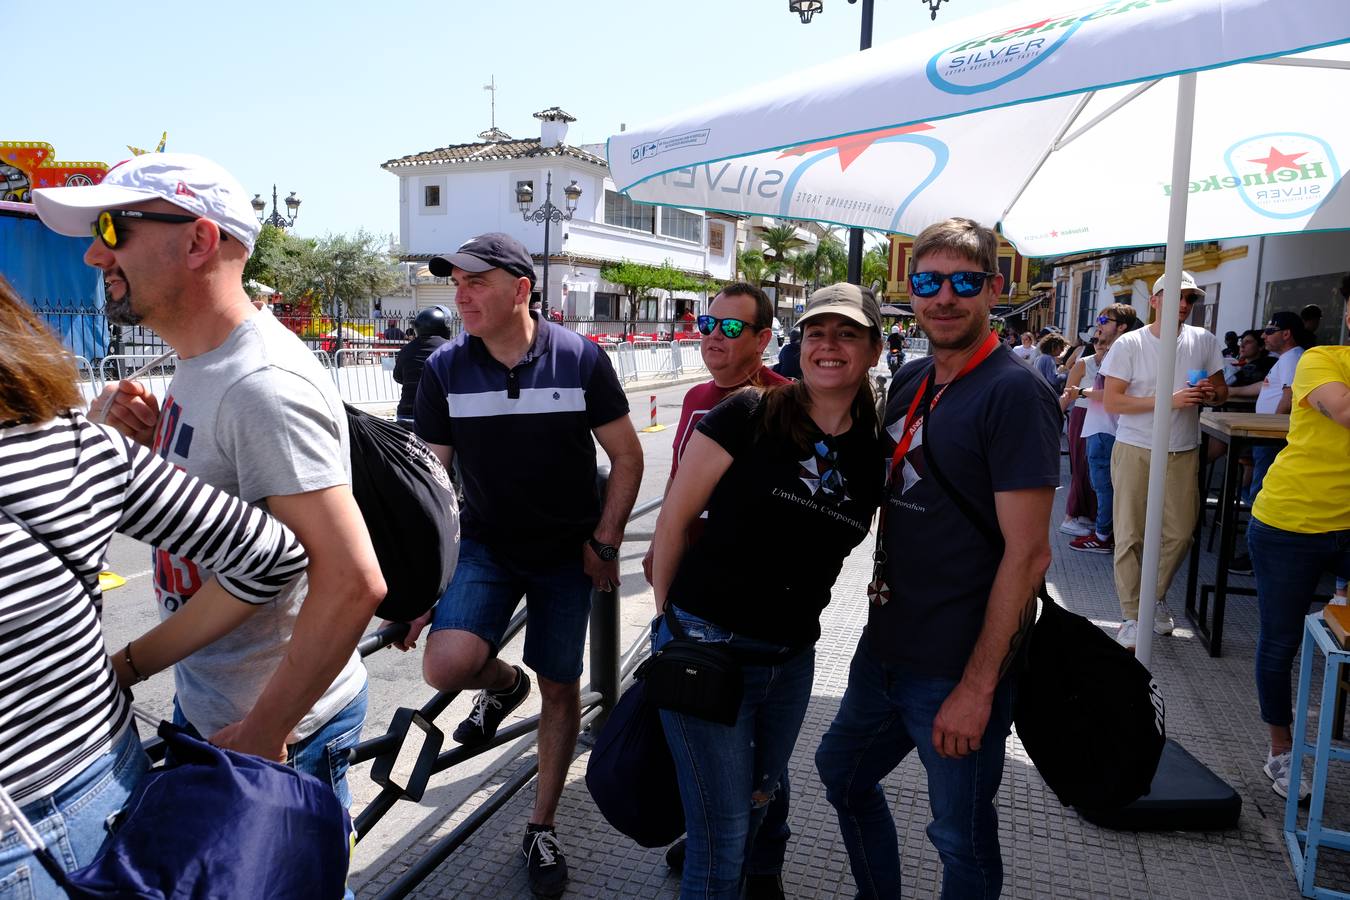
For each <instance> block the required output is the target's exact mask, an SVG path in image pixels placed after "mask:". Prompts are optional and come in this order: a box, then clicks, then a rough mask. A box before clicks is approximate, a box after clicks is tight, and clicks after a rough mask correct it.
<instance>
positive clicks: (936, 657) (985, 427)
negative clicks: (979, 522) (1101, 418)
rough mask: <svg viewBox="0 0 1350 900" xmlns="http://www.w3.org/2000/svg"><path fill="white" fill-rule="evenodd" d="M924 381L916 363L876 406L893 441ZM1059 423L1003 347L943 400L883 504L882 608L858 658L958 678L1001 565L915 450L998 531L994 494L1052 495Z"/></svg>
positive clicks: (1040, 383) (1056, 412) (873, 614)
mask: <svg viewBox="0 0 1350 900" xmlns="http://www.w3.org/2000/svg"><path fill="white" fill-rule="evenodd" d="M932 369H933V362H932V360H931V359H921V360H915V361H914V362H912V363H910V364H908V365H906V366H905V367H903V368H902V369H900V370H899V371H898V372H896V374H895V378H894V380H893V381H892V383H891V393H890V399H889V401H888V402H887V405H886V428H887V431H888V433H889V434H890V436H891V438H892V440H893V441H894V440H896V439H898V437H899V435H900V434H901V432H902V431H903V429H904V418H905V414H906V413H907V412H908V411H909V404H910V401H911V400H912V399H913V398H914V394H915V391H917V390H918V387H919V384H920V382H922V380H923V376H924V375H925V374H927V373H929V372H931V371H932ZM938 387H940V385H939V386H938ZM1062 423H1063V414H1062V413H1061V412H1060V408H1059V402H1058V398H1057V397H1056V396H1055V393H1054V391H1052V390H1051V389H1050V387H1049V385H1047V384H1046V383H1045V379H1043V378H1041V377H1040V375H1038V374H1037V373H1036V372H1034V371H1032V370H1031V369H1030V368H1028V367H1027V366H1026V365H1024V364H1023V363H1022V362H1021V361H1020V360H1018V359H1017V357H1015V356H1014V355H1013V354H1012V351H1010V350H1009V349H1008V348H1007V347H1005V346H999V347H998V348H997V349H996V350H995V351H994V352H993V354H992V355H990V357H989V358H988V359H986V360H985V361H984V362H982V363H981V364H980V365H979V366H977V367H976V368H975V369H974V370H973V371H971V372H970V373H969V374H967V375H966V376H965V377H963V378H960V379H958V380H957V381H955V382H953V383H952V385H951V387H950V388H948V390H947V391H946V393H945V394H943V396H942V399H941V401H940V402H939V403H938V405H937V406H936V407H935V408H934V409H933V410H932V412H931V414H930V415H929V417H928V420H927V421H925V422H924V424H923V427H922V428H920V429H919V431H918V432H917V433H916V434H915V436H914V439H913V442H912V444H911V446H910V449H909V452H908V453H907V454H906V455H905V460H904V462H903V463H902V465H901V469H900V471H897V472H896V473H895V475H894V476H893V478H892V480H891V486H890V492H889V495H888V497H887V498H886V499H887V504H888V505H887V511H886V524H885V535H884V537H883V541H884V545H885V550H886V582H887V584H889V585H890V588H891V597H890V601H889V602H888V603H886V604H885V605H884V606H879V605H876V604H873V605H872V607H871V609H870V611H869V615H868V621H867V635H868V647H869V649H870V650H871V652H872V653H873V654H874V655H875V656H876V657H877V658H879V659H881V660H883V661H885V662H888V663H893V664H896V665H898V666H899V667H901V668H903V669H905V670H906V671H911V672H914V673H916V674H920V675H933V676H942V677H948V678H959V677H961V673H962V672H963V671H964V670H965V667H966V662H967V660H968V659H969V658H970V653H971V650H972V649H973V648H974V646H975V641H976V639H977V638H978V637H979V634H980V629H981V628H982V627H983V625H984V613H985V608H986V606H987V605H988V601H989V590H990V588H991V587H992V586H993V583H994V574H995V572H996V571H997V570H998V566H999V562H1000V560H1001V559H1002V557H1003V549H1002V547H1001V546H1000V547H994V546H991V545H990V543H989V541H988V540H987V539H986V538H985V537H984V535H982V534H981V533H980V532H979V531H977V530H976V528H975V526H974V525H972V524H971V523H970V520H969V519H967V518H966V516H965V514H963V513H962V512H961V509H960V507H958V506H957V505H956V504H955V503H954V502H952V500H951V499H950V498H949V497H948V496H947V494H946V492H944V491H943V489H942V487H941V486H940V485H939V484H938V482H937V480H936V479H935V478H934V477H933V476H932V475H931V474H930V473H929V471H928V466H927V464H926V463H925V460H924V451H923V444H924V442H925V441H926V442H927V443H928V445H929V446H928V451H929V453H931V454H932V456H933V457H934V459H935V460H936V462H937V464H938V465H939V466H940V467H941V469H942V474H943V475H945V476H946V478H947V480H948V481H949V482H951V484H952V485H953V486H954V487H955V488H956V489H957V490H959V491H961V492H962V494H963V496H964V497H965V498H966V500H967V501H968V502H969V504H970V505H971V506H973V507H974V509H975V511H977V512H982V513H983V514H984V515H985V516H986V521H987V522H988V523H989V525H990V526H991V527H993V528H995V529H997V527H998V516H997V513H996V511H995V509H994V494H995V493H996V492H1001V491H1015V490H1022V489H1026V488H1037V487H1054V486H1057V485H1058V484H1059V434H1060V429H1061V427H1062ZM894 446H895V444H894V443H892V444H891V447H892V448H894ZM887 465H889V461H888V462H887Z"/></svg>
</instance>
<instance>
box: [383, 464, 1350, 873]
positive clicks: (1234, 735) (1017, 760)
mask: <svg viewBox="0 0 1350 900" xmlns="http://www.w3.org/2000/svg"><path fill="white" fill-rule="evenodd" d="M1066 474H1067V472H1066ZM1063 494H1064V491H1063V490H1062V489H1061V491H1060V497H1059V504H1057V507H1056V516H1055V519H1054V521H1055V522H1056V523H1057V522H1058V521H1059V518H1060V514H1061V512H1062V503H1063ZM1068 540H1069V539H1068V538H1067V537H1064V536H1063V535H1060V534H1058V533H1055V534H1054V536H1053V538H1052V543H1053V545H1054V550H1055V558H1054V562H1053V565H1052V567H1051V570H1050V573H1049V579H1048V581H1049V586H1050V590H1051V593H1052V594H1054V595H1055V596H1056V597H1057V598H1058V599H1059V600H1060V601H1061V602H1063V603H1064V604H1065V605H1067V606H1068V607H1069V608H1070V609H1073V610H1074V611H1076V612H1079V613H1082V614H1083V615H1086V616H1088V617H1089V618H1091V619H1093V620H1094V621H1097V622H1098V623H1099V624H1101V625H1102V626H1103V627H1108V628H1110V629H1111V630H1112V633H1114V626H1115V625H1116V624H1117V623H1118V621H1119V611H1118V607H1117V605H1116V600H1115V592H1114V589H1113V587H1112V584H1113V582H1112V578H1111V562H1110V557H1109V556H1098V555H1092V554H1083V553H1075V552H1073V551H1071V550H1069V548H1068ZM869 544H870V542H865V543H864V545H863V548H862V549H860V551H859V552H855V553H854V554H853V556H852V557H851V558H850V560H849V561H848V562H847V563H846V565H845V567H844V571H843V574H842V575H841V577H840V579H839V582H838V584H837V585H836V588H835V593H834V596H835V600H834V602H833V603H832V604H831V605H830V607H829V608H828V610H827V611H826V614H825V616H824V619H823V623H822V624H823V632H824V637H823V638H822V640H821V642H820V645H819V647H818V649H817V671H816V679H815V687H814V696H813V697H812V701H811V705H810V708H809V710H808V713H807V717H806V722H805V725H804V726H803V729H802V734H801V737H800V739H799V740H798V742H797V749H796V752H795V754H794V756H793V759H792V782H793V799H792V803H793V809H792V816H791V824H792V828H793V831H794V838H793V841H792V843H791V845H790V847H789V856H788V859H787V864H786V869H785V872H784V881H785V884H786V889H787V894H788V896H790V897H798V898H849V897H852V896H853V895H854V887H853V881H852V877H851V875H850V874H849V870H848V863H847V858H846V855H845V853H844V850H843V847H842V844H841V842H840V838H839V833H838V829H837V827H836V824H835V819H834V816H833V812H832V810H831V809H830V807H829V805H828V804H827V803H826V801H825V798H824V794H823V790H822V789H821V787H820V784H819V782H818V780H817V778H816V775H815V772H814V766H813V763H812V754H813V753H814V750H815V748H816V746H817V744H818V743H819V741H820V738H821V736H822V734H823V733H824V731H825V729H826V728H827V727H828V725H829V722H830V720H831V718H832V717H833V714H834V711H835V709H836V707H837V705H838V702H839V698H840V696H842V694H843V690H844V686H845V682H846V678H847V667H848V661H849V658H850V656H851V654H852V650H853V646H854V643H855V642H856V639H857V635H858V633H859V632H860V630H861V628H862V625H863V624H864V621H865V616H866V607H865V603H864V602H863V601H862V598H863V596H864V585H865V583H866V581H867V580H868V577H869V564H868V561H867V552H866V547H867V546H869ZM787 556H788V551H787V549H786V548H785V553H784V558H785V559H786V558H787ZM1201 564H1202V567H1203V569H1202V575H1203V577H1202V580H1205V579H1208V580H1211V581H1212V576H1213V566H1214V562H1213V557H1212V556H1205V557H1203V558H1202V563H1201ZM1184 576H1185V572H1184V571H1183V572H1182V573H1180V574H1179V575H1178V577H1177V579H1176V584H1175V585H1174V587H1173V589H1172V591H1171V593H1170V594H1169V597H1168V599H1169V604H1170V606H1171V608H1172V610H1173V611H1174V613H1175V614H1176V617H1177V629H1176V632H1175V634H1173V635H1172V636H1171V637H1165V638H1158V639H1156V641H1155V644H1154V673H1155V675H1156V677H1157V678H1158V680H1159V683H1160V684H1161V685H1162V686H1163V690H1164V693H1165V696H1166V700H1167V726H1168V732H1169V735H1170V736H1171V737H1173V738H1175V739H1176V740H1178V741H1179V742H1180V743H1181V744H1182V745H1183V746H1184V747H1185V748H1186V749H1187V750H1189V751H1190V752H1191V753H1192V754H1193V755H1194V756H1196V757H1197V758H1198V759H1199V760H1201V761H1202V762H1203V763H1205V764H1206V765H1208V766H1209V767H1210V768H1211V769H1213V770H1214V771H1215V772H1216V773H1217V774H1218V775H1219V776H1221V777H1222V778H1224V779H1225V780H1227V781H1228V782H1229V783H1230V784H1232V785H1233V786H1234V787H1235V788H1236V789H1237V790H1238V792H1239V793H1240V794H1241V795H1242V799H1243V811H1242V818H1241V821H1240V823H1239V826H1238V827H1237V828H1236V829H1233V830H1230V831H1224V832H1211V833H1183V832H1158V833H1147V834H1138V833H1130V832H1117V831H1109V830H1105V829H1101V828H1098V827H1097V826H1095V825H1092V824H1090V823H1087V822H1085V821H1084V820H1082V819H1080V818H1079V817H1078V815H1077V814H1076V813H1075V812H1073V811H1072V810H1068V809H1065V808H1064V807H1062V806H1060V805H1059V803H1058V801H1056V800H1055V798H1054V796H1053V795H1052V794H1051V793H1050V791H1049V790H1048V788H1046V786H1045V784H1044V782H1043V781H1042V780H1041V778H1040V776H1039V775H1038V774H1037V773H1036V771H1035V769H1034V768H1032V766H1031V764H1030V762H1029V760H1028V759H1027V757H1026V755H1025V753H1024V752H1023V750H1022V747H1021V745H1020V743H1019V742H1018V741H1017V740H1016V735H1015V733H1014V735H1013V737H1012V738H1011V739H1010V742H1009V758H1008V762H1007V767H1006V770H1005V774H1004V779H1003V786H1002V789H1001V791H1000V793H999V816H1000V837H1001V840H1002V845H1003V858H1004V862H1005V866H1006V871H1005V896H1009V897H1028V898H1030V897H1038V898H1039V897H1064V898H1080V897H1112V898H1115V897H1140V898H1179V900H1197V898H1201V897H1216V898H1239V897H1244V898H1245V897H1297V896H1298V891H1297V890H1296V889H1295V885H1294V880H1293V877H1292V874H1291V870H1290V868H1289V862H1288V857H1287V854H1286V852H1285V850H1284V843H1283V838H1282V833H1281V829H1282V822H1283V802H1282V800H1281V798H1280V797H1278V796H1277V795H1276V794H1275V793H1274V792H1273V791H1272V790H1271V788H1270V783H1269V780H1268V779H1266V777H1265V776H1264V775H1263V774H1262V772H1261V765H1262V764H1263V762H1264V759H1265V749H1266V746H1265V726H1264V725H1262V724H1261V722H1260V721H1259V718H1258V715H1257V707H1256V699H1255V688H1254V685H1253V676H1252V659H1253V653H1254V648H1255V639H1256V631H1257V622H1256V610H1255V607H1256V603H1255V600H1254V599H1252V598H1241V597H1239V598H1233V599H1232V600H1230V604H1229V607H1228V619H1227V624H1226V627H1225V632H1224V656H1223V657H1222V658H1220V659H1212V658H1210V657H1209V655H1208V654H1207V653H1206V651H1205V649H1204V647H1203V645H1202V644H1201V643H1200V642H1199V640H1197V639H1196V637H1195V635H1194V633H1193V631H1192V630H1191V629H1190V627H1189V623H1188V622H1186V621H1185V617H1184V615H1183V614H1182V612H1181V610H1182V609H1183V607H1184V602H1183V592H1184V589H1185V577H1184ZM1236 581H1237V583H1239V584H1242V583H1249V582H1244V580H1243V579H1240V578H1239V579H1236ZM1327 593H1328V594H1329V593H1330V588H1329V585H1328V590H1327ZM649 604H650V594H647V595H638V596H635V597H630V598H626V599H625V604H624V605H625V622H626V625H625V642H627V641H629V640H632V639H634V638H635V637H636V636H637V635H638V634H640V633H641V631H642V629H643V623H644V622H645V620H646V618H647V617H648V616H649V615H650V610H651V606H650V605H649ZM516 652H517V653H518V652H519V651H518V650H517V651H516ZM510 653H511V649H510V648H508V650H507V653H506V654H505V655H507V656H509V655H510ZM1317 678H1319V679H1320V672H1319V673H1318V674H1317ZM1314 683H1315V684H1316V683H1318V682H1317V681H1315V682H1314ZM584 744H585V742H584V740H583V746H582V748H581V754H580V756H579V758H578V759H577V761H576V763H575V764H574V765H573V767H572V770H571V777H570V780H569V784H568V786H567V788H566V790H565V792H564V795H563V799H562V809H561V812H560V817H559V821H558V829H559V834H560V836H561V838H562V840H563V842H564V845H565V847H566V849H567V854H568V862H569V864H570V866H571V868H572V882H571V886H570V889H569V891H568V893H567V896H570V897H604V898H609V897H641V898H647V897H653V898H674V897H676V896H677V895H678V892H679V885H678V880H677V879H676V878H674V877H673V876H671V875H669V874H668V872H667V869H666V867H665V864H664V862H663V859H662V851H660V850H643V849H642V848H639V847H636V846H635V845H633V844H632V842H631V841H629V840H628V839H626V838H625V837H623V836H622V835H620V834H618V833H617V832H615V831H613V829H611V828H610V827H609V826H608V824H607V823H606V822H605V821H604V820H603V819H602V818H601V817H600V815H599V814H598V813H597V812H596V810H595V808H594V806H593V805H591V803H590V801H589V797H588V795H587V792H586V788H585V784H584V780H583V776H584V771H585V762H586V754H585V749H586V748H585V746H584ZM528 758H529V757H528V755H527V760H528ZM514 770H515V767H514V766H508V767H507V768H506V770H505V771H503V772H500V773H497V774H496V775H493V776H491V777H490V778H489V781H488V783H487V784H486V785H485V787H484V789H483V790H480V791H479V792H478V794H476V795H475V798H474V800H473V801H472V802H478V801H479V798H482V797H485V796H486V795H487V794H488V793H489V792H490V789H491V787H493V786H494V785H495V784H496V783H500V781H502V780H504V779H505V778H506V777H509V774H510V772H512V771H514ZM1332 773H1333V778H1334V777H1335V774H1336V770H1335V769H1333V770H1332ZM885 787H886V791H887V794H888V796H889V797H890V798H891V804H892V808H893V810H894V813H895V818H896V822H897V833H898V837H899V841H900V847H901V853H902V856H903V861H904V873H903V875H904V880H905V892H906V896H913V897H930V896H936V895H937V894H938V893H939V889H940V865H939V861H938V859H937V855H936V853H935V851H934V850H933V849H932V847H931V845H930V844H929V843H928V840H927V837H926V835H925V833H924V828H925V826H926V825H927V823H928V808H927V796H926V793H927V792H926V788H925V782H924V778H923V770H922V767H921V766H920V765H919V763H918V761H917V759H916V758H915V757H913V756H911V758H909V759H907V760H906V761H905V763H904V764H903V765H901V766H900V768H898V769H897V770H896V771H895V772H894V773H892V775H891V777H890V778H889V779H888V780H887V781H886V784H885ZM532 800H533V789H532V785H531V786H528V787H526V789H525V790H523V791H522V792H521V793H520V794H518V795H517V796H516V797H515V798H513V799H512V801H511V802H509V803H508V804H507V805H506V806H505V807H504V808H503V809H502V810H501V811H500V812H499V813H498V814H497V815H496V816H495V817H494V818H493V819H492V820H491V821H490V823H489V824H488V825H486V826H485V827H484V828H482V829H481V830H480V831H479V832H478V833H477V834H476V835H474V837H473V838H472V839H470V840H469V841H468V842H467V843H466V844H465V845H464V846H463V847H461V848H460V849H459V850H458V852H456V853H455V854H454V855H453V856H451V857H450V859H449V860H448V861H447V862H445V863H443V864H442V865H441V866H440V867H439V868H438V869H437V870H436V871H435V873H434V874H433V875H432V876H431V877H430V878H429V879H427V880H426V881H425V882H423V884H422V886H421V888H420V889H419V890H418V891H417V892H416V894H415V895H416V896H419V897H489V898H494V900H503V898H516V897H522V898H525V897H529V896H530V894H529V890H528V887H527V885H526V880H525V875H524V870H523V864H522V858H521V855H520V849H519V848H520V834H521V831H522V830H523V827H524V822H525V820H526V818H527V817H528V814H529V809H530V806H531V803H532ZM464 813H465V811H463V810H461V811H459V812H456V813H455V814H452V815H450V816H449V817H448V818H447V819H445V821H444V822H442V823H441V824H440V825H439V826H437V827H435V828H433V829H432V830H431V831H430V832H429V833H427V834H426V835H425V836H423V837H422V839H421V840H419V841H416V842H414V843H413V844H412V845H411V846H409V847H408V848H407V850H405V851H404V853H403V854H402V855H401V856H399V857H398V858H396V859H393V860H391V861H388V862H387V864H385V865H384V866H383V868H380V869H378V870H377V871H368V872H366V873H365V874H364V878H363V879H362V880H363V881H364V884H363V885H362V886H361V887H360V895H361V896H363V897H364V896H368V897H374V896H377V895H378V894H379V893H380V891H381V890H382V889H383V888H384V887H386V886H387V885H388V884H389V883H390V882H391V881H392V880H393V879H394V878H396V877H397V876H398V875H399V874H400V873H401V872H402V871H404V870H405V868H406V866H407V865H408V863H409V862H410V861H411V860H413V859H414V858H415V857H416V855H418V854H419V853H421V852H423V851H424V849H425V848H426V847H429V846H430V845H431V844H432V843H433V842H434V841H435V840H436V839H437V838H438V837H440V836H442V835H444V834H446V833H448V832H449V831H450V830H451V829H452V828H453V827H454V826H455V825H456V824H457V823H458V822H459V820H460V819H461V818H462V816H463V815H464ZM1347 818H1350V789H1347V788H1346V786H1345V785H1344V784H1343V783H1341V784H1335V785H1333V787H1332V788H1331V789H1330V790H1329V792H1328V798H1327V813H1326V816H1325V820H1326V822H1327V823H1328V824H1329V825H1332V826H1335V825H1337V824H1342V823H1344V822H1345V820H1346V819H1347ZM1321 870H1322V874H1320V878H1319V884H1320V885H1321V886H1324V887H1337V888H1340V889H1350V860H1347V858H1346V854H1338V853H1336V852H1334V851H1325V850H1324V851H1323V862H1322V866H1321Z"/></svg>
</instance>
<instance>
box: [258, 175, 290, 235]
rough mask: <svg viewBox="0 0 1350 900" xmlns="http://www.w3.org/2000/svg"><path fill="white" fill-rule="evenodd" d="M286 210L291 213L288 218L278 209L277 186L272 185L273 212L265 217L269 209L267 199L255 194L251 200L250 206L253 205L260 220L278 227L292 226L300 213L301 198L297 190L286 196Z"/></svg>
mask: <svg viewBox="0 0 1350 900" xmlns="http://www.w3.org/2000/svg"><path fill="white" fill-rule="evenodd" d="M285 202H286V212H288V213H290V214H291V217H290V218H289V219H288V218H286V217H285V216H283V215H282V214H281V213H280V212H279V211H278V209H277V207H278V205H279V204H278V203H277V186H276V185H275V184H273V185H272V214H271V215H270V216H267V217H265V218H264V217H263V211H264V210H265V209H267V201H266V200H264V199H263V198H262V194H254V195H253V199H252V200H250V201H249V206H252V207H253V212H254V213H256V214H257V216H258V221H259V222H261V223H262V224H264V225H273V226H275V227H277V228H290V227H291V226H292V225H294V224H295V219H296V216H298V215H300V198H299V197H297V196H295V191H291V193H290V196H289V197H287V198H286V201H285Z"/></svg>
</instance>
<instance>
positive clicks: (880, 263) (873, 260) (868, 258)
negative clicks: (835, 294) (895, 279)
mask: <svg viewBox="0 0 1350 900" xmlns="http://www.w3.org/2000/svg"><path fill="white" fill-rule="evenodd" d="M890 249H891V248H890V243H889V242H887V243H884V244H876V245H875V246H873V247H872V249H870V250H868V251H867V252H866V253H864V254H863V260H862V286H863V287H867V288H871V289H872V292H873V293H874V294H876V295H877V301H878V302H881V300H882V293H883V292H884V291H885V290H886V280H887V279H888V278H889V277H890V266H891V263H890Z"/></svg>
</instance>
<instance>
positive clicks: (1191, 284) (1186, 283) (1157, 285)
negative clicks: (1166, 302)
mask: <svg viewBox="0 0 1350 900" xmlns="http://www.w3.org/2000/svg"><path fill="white" fill-rule="evenodd" d="M1166 277H1167V276H1166V275H1159V276H1158V280H1157V281H1155V282H1153V293H1155V294H1158V293H1161V292H1162V289H1163V280H1164V279H1165V278H1166ZM1181 289H1182V290H1183V291H1195V292H1196V293H1197V294H1199V295H1200V296H1201V297H1203V296H1205V292H1204V291H1202V290H1200V288H1199V286H1197V285H1196V283H1195V276H1194V275H1192V274H1191V273H1190V272H1187V271H1185V270H1184V269H1183V270H1182V272H1181Z"/></svg>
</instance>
